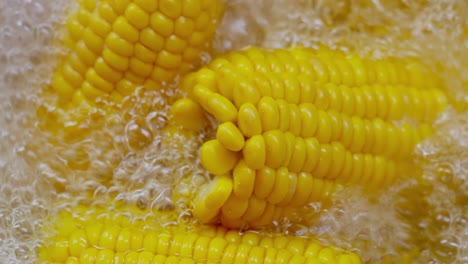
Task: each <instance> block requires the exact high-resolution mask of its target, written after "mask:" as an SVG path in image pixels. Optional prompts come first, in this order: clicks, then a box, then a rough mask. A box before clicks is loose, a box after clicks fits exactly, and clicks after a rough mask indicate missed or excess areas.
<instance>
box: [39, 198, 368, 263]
mask: <svg viewBox="0 0 468 264" xmlns="http://www.w3.org/2000/svg"><path fill="white" fill-rule="evenodd" d="M127 209H128V208H127ZM126 211H127V210H120V211H117V212H115V211H112V212H109V211H105V210H103V209H99V208H90V207H81V208H76V209H75V210H74V211H73V212H71V213H69V212H63V213H61V214H60V215H59V217H58V218H57V219H56V220H57V221H55V222H54V227H53V228H55V231H56V235H55V236H54V237H52V238H51V239H50V240H49V243H48V244H45V245H43V246H42V247H41V248H40V257H41V261H43V262H46V261H52V262H55V263H57V262H61V263H114V262H118V263H140V262H141V263H207V262H208V263H247V262H253V263H350V264H354V263H361V261H360V258H359V256H357V255H356V254H354V253H351V252H346V251H344V250H341V249H338V248H335V247H329V246H324V245H322V244H320V243H319V242H317V241H315V240H313V239H310V238H304V237H293V236H282V235H281V236H280V235H274V234H273V235H264V234H260V233H258V232H253V231H248V232H245V233H243V234H241V233H239V232H238V231H235V230H228V229H225V228H223V227H219V226H218V227H216V226H199V227H190V226H183V225H176V226H166V227H163V226H160V225H157V224H155V221H158V219H155V218H154V217H145V218H144V220H138V219H137V220H135V221H132V222H130V219H129V218H128V217H127V216H124V215H125V214H124V212H126ZM128 211H129V212H131V213H132V214H133V216H136V215H144V214H145V213H148V212H143V211H142V210H139V209H136V208H129V209H128Z"/></svg>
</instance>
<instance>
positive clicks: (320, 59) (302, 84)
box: [173, 48, 447, 227]
mask: <svg viewBox="0 0 468 264" xmlns="http://www.w3.org/2000/svg"><path fill="white" fill-rule="evenodd" d="M440 83H441V81H440V80H439V79H437V77H436V75H434V74H431V73H430V72H429V70H428V69H426V68H425V67H424V65H422V64H420V63H419V62H418V61H417V60H415V59H387V60H370V59H362V58H359V57H358V56H357V55H355V54H353V53H344V52H340V51H334V50H329V49H325V48H320V49H309V48H290V49H284V50H260V49H257V48H247V49H245V50H242V51H238V52H232V53H229V54H227V55H225V56H223V57H220V58H216V59H214V60H213V61H212V62H211V63H210V64H208V65H207V66H206V67H205V68H203V69H201V70H199V71H198V72H194V73H191V74H189V75H188V76H187V77H186V78H185V80H184V81H183V82H182V88H183V89H184V90H185V91H186V93H187V94H188V98H183V99H181V100H183V101H182V102H181V103H180V104H181V105H186V106H190V107H186V108H185V109H190V110H191V113H187V111H184V108H182V107H180V106H178V107H176V108H175V110H174V111H173V116H174V120H176V121H177V123H178V124H179V125H182V126H183V127H185V128H187V129H192V130H197V129H198V130H199V129H201V128H203V126H204V124H207V121H206V116H203V115H200V114H196V115H195V113H198V112H199V111H203V110H204V111H205V112H206V113H208V114H210V115H212V116H214V118H215V119H216V120H218V121H219V126H218V128H217V133H216V138H215V139H212V140H209V141H207V142H205V143H204V144H203V146H202V147H201V150H200V159H201V163H202V165H203V166H204V167H205V169H207V170H208V171H209V172H211V173H212V174H214V175H215V178H218V177H220V176H221V177H222V178H223V180H222V181H213V182H212V183H209V184H208V185H207V187H204V189H203V191H202V192H200V193H199V194H198V196H197V197H196V199H195V202H194V212H193V213H194V215H195V216H196V217H197V218H198V219H200V220H201V221H202V222H211V221H221V222H222V223H223V224H224V225H226V226H229V227H239V226H261V225H265V224H268V223H271V221H273V220H275V219H278V218H279V217H281V216H282V214H283V211H284V210H285V209H286V208H291V207H301V206H304V205H306V204H308V203H310V202H312V201H317V200H323V199H325V198H326V197H328V196H329V195H330V194H331V193H332V192H333V190H336V189H337V188H341V187H340V186H341V184H343V185H345V184H359V185H362V186H366V187H368V188H369V189H381V188H383V187H385V186H389V185H391V184H393V183H394V182H395V181H396V180H398V178H401V177H403V176H405V175H408V174H409V175H412V174H415V173H416V171H417V169H418V168H415V167H414V166H413V165H412V164H411V163H410V162H409V160H410V159H411V156H412V154H413V149H414V147H415V146H416V144H417V143H418V142H420V141H422V140H423V139H424V138H426V137H427V136H428V135H430V134H431V132H432V127H431V122H432V121H433V120H434V119H435V117H436V115H437V114H438V113H440V111H441V110H443V109H444V107H445V105H446V104H447V98H446V96H445V94H444V92H443V91H442V90H441V87H440ZM176 104H177V103H176ZM194 110H197V111H194ZM194 120H198V121H199V122H198V124H199V126H194V125H193V123H194Z"/></svg>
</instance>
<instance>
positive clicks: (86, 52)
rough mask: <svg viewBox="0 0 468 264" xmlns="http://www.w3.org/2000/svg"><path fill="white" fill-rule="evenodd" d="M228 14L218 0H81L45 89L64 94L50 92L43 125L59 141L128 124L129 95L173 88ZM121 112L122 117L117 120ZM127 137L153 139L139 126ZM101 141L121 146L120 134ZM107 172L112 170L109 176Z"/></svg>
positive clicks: (82, 167)
mask: <svg viewBox="0 0 468 264" xmlns="http://www.w3.org/2000/svg"><path fill="white" fill-rule="evenodd" d="M221 14H222V7H221V1H218V0H206V1H203V0H175V1H173V0H167V1H166V0H163V1H152V0H135V1H128V0H123V1H120V0H119V1H115V0H103V1H93V0H80V1H79V7H78V10H77V11H76V13H74V14H72V15H71V16H70V17H69V19H68V21H67V22H66V29H67V33H68V34H67V35H66V36H65V37H64V38H63V41H64V44H65V45H66V46H67V47H68V48H69V49H70V53H69V54H68V55H67V56H66V57H65V58H64V59H63V60H62V62H61V63H60V64H59V65H58V67H57V68H56V70H55V72H54V75H53V78H52V81H51V85H50V87H49V88H50V89H49V90H47V91H46V92H55V93H57V94H58V95H59V99H58V102H56V101H52V102H48V101H47V100H50V98H48V97H45V99H46V102H45V103H44V104H43V105H41V107H40V108H39V109H38V111H37V115H38V117H39V120H40V121H41V122H40V124H39V126H40V127H41V129H42V130H43V131H46V132H51V133H52V134H53V139H52V140H55V139H57V141H58V143H57V144H55V145H60V144H61V143H63V142H66V143H70V142H72V143H75V142H78V141H80V140H81V139H84V138H86V137H92V136H94V134H93V133H94V132H95V131H102V130H104V129H102V128H103V127H105V126H106V125H108V124H109V125H110V127H114V128H115V127H121V126H123V125H124V124H122V123H124V122H126V121H127V122H128V120H126V119H129V118H128V116H124V115H123V114H122V112H125V111H129V109H128V108H130V107H128V106H127V105H125V104H120V103H121V102H122V99H123V98H126V97H129V95H131V94H134V91H135V89H136V88H137V87H144V88H145V89H144V90H145V91H148V90H160V89H163V91H161V94H166V95H170V94H172V93H171V92H170V91H169V92H167V91H168V90H167V89H170V87H172V86H171V85H170V82H171V81H174V78H175V77H176V75H181V74H185V73H187V72H188V71H190V70H192V69H194V68H195V67H197V66H198V64H199V63H200V61H201V53H202V52H207V51H209V50H210V45H211V41H212V39H213V36H214V32H215V30H216V27H217V24H218V22H219V20H220V19H221ZM98 98H99V99H98ZM165 99H167V98H165ZM148 108H149V107H148ZM150 110H151V111H154V110H159V109H154V108H151V109H150ZM150 110H148V111H150ZM141 111H142V112H143V113H140V114H141V115H144V114H147V111H146V110H141ZM135 112H136V111H135ZM115 113H117V114H118V117H117V118H114V119H113V118H112V117H115V115H114V114H115ZM121 117H123V119H124V120H123V122H120V121H119V119H120V118H121ZM119 122H120V123H119ZM127 138H129V140H128V141H126V142H125V144H127V145H128V146H130V145H131V146H130V147H129V148H132V147H133V146H135V145H137V146H140V145H145V143H148V142H149V141H150V140H152V137H151V138H149V137H147V136H145V135H142V133H139V132H136V133H134V134H132V135H130V136H129V137H127ZM135 142H137V143H135ZM100 143H101V145H104V144H106V143H108V144H107V145H106V146H103V147H102V150H104V149H112V148H113V147H114V142H113V140H111V141H109V142H105V141H103V142H100ZM77 148H78V149H77V151H79V152H84V153H85V152H86V150H83V148H84V147H81V146H78V147H77ZM80 148H81V149H80ZM70 156H71V157H72V158H71V159H70V160H67V161H66V163H67V164H73V162H74V161H73V159H74V158H75V156H78V155H70ZM84 159H85V158H84ZM90 163H91V162H90V161H89V159H88V160H85V161H83V162H82V163H81V164H80V166H79V167H76V166H75V167H76V168H73V169H79V170H86V169H88V168H89V165H90ZM104 178H105V179H104ZM108 178H109V175H105V177H103V180H106V179H108Z"/></svg>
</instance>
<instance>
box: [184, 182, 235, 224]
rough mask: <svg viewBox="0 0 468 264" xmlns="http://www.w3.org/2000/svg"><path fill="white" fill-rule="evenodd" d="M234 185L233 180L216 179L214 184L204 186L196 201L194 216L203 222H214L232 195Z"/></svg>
mask: <svg viewBox="0 0 468 264" xmlns="http://www.w3.org/2000/svg"><path fill="white" fill-rule="evenodd" d="M232 185H233V183H232V179H230V178H228V177H216V178H215V179H214V180H213V181H212V182H210V183H209V184H207V185H205V186H203V189H202V190H200V192H199V193H198V195H197V197H196V198H195V199H194V210H193V214H194V216H196V217H197V218H198V219H200V220H201V221H203V222H208V221H210V220H212V218H213V217H215V216H216V215H217V214H218V212H217V211H218V210H219V209H220V208H221V207H222V206H223V205H224V203H225V202H226V201H227V199H228V198H229V196H230V195H231V193H232Z"/></svg>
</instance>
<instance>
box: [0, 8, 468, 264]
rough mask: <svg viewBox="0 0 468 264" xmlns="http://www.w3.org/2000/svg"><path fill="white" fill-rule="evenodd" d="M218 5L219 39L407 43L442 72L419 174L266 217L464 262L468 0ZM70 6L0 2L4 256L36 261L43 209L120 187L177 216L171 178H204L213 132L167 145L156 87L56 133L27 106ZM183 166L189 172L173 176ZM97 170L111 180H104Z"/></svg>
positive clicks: (54, 55)
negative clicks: (287, 215) (300, 219)
mask: <svg viewBox="0 0 468 264" xmlns="http://www.w3.org/2000/svg"><path fill="white" fill-rule="evenodd" d="M226 6H227V8H226V14H225V18H224V20H223V22H222V25H221V27H220V30H219V32H218V35H217V38H216V40H215V43H214V45H215V47H216V49H217V50H218V51H220V52H223V51H227V50H232V49H239V48H242V47H244V46H246V45H258V46H265V47H285V46H288V45H291V44H304V45H316V44H319V43H321V44H327V45H330V46H336V47H339V48H342V49H352V50H355V51H356V52H358V53H359V54H361V55H363V56H368V57H376V58H384V57H386V56H402V57H403V56H407V55H415V56H418V57H421V58H422V59H423V60H424V61H425V62H427V63H428V65H431V66H432V67H433V69H434V70H435V71H437V72H439V73H440V74H441V76H442V77H443V78H444V80H445V84H446V87H447V88H446V89H447V92H448V94H450V95H451V97H452V98H451V101H452V106H451V107H450V108H449V109H448V110H447V111H446V112H445V113H444V114H443V115H441V116H440V118H439V119H438V120H437V122H436V123H435V127H436V129H437V133H436V134H435V135H434V136H433V137H431V138H429V139H428V140H426V141H425V142H423V143H422V144H420V145H419V146H418V147H417V149H416V151H415V162H418V163H419V164H420V165H421V166H422V167H423V168H424V178H425V179H426V180H427V181H426V182H427V183H425V184H416V183H415V182H412V181H407V182H404V183H402V184H401V185H399V186H395V187H394V188H392V189H391V190H389V191H387V192H385V193H384V194H382V195H381V196H379V197H377V198H375V199H368V198H366V197H367V196H364V195H362V194H361V193H362V190H359V189H347V190H345V191H343V192H341V193H338V194H337V195H336V197H334V205H333V206H332V207H331V208H329V209H327V210H325V211H324V212H323V213H322V214H320V215H316V214H315V213H313V210H310V212H311V213H310V214H311V216H310V219H314V221H305V222H304V223H301V225H293V224H291V223H287V222H284V223H278V225H277V226H276V227H275V229H277V231H280V232H285V233H297V234H307V235H318V236H320V237H321V238H322V240H323V241H324V242H325V243H331V244H336V245H338V246H342V247H344V248H348V249H353V250H356V251H358V252H359V253H360V255H361V256H362V257H363V258H364V259H365V260H367V261H377V262H379V260H380V259H381V258H382V257H383V256H387V255H391V254H397V252H403V251H406V252H411V249H412V248H413V249H414V248H415V247H416V248H417V251H420V253H419V254H417V255H418V261H419V262H421V263H428V262H431V261H432V262H435V263H454V262H458V263H466V262H468V223H467V221H468V179H467V178H468V172H467V170H468V115H467V112H466V109H467V102H468V2H466V1H464V0H417V1H409V0H373V1H357V0H356V1H352V0H315V1H312V0H296V1H287V0H275V1H274V3H272V1H267V0H258V1H248V0H231V1H227V3H226ZM74 8H75V3H73V2H69V1H50V0H16V1H13V0H3V1H1V2H0V112H1V114H0V262H2V263H18V262H26V263H28V262H34V260H35V259H36V256H35V254H34V252H35V251H36V249H37V248H38V246H39V245H40V243H41V241H43V239H44V232H43V230H44V228H43V226H44V225H46V223H47V219H48V217H49V216H51V215H53V214H55V213H56V212H57V211H59V210H61V209H62V208H65V207H71V206H73V205H74V204H76V203H78V202H79V201H83V200H86V199H89V197H90V195H91V196H93V197H94V200H93V203H95V204H107V203H108V201H109V199H113V200H122V201H125V202H126V203H133V204H136V205H139V206H143V207H156V208H166V209H167V208H172V209H175V210H176V211H178V212H180V215H181V217H184V216H185V215H186V210H185V207H184V206H185V205H184V204H182V203H181V204H173V203H172V201H171V199H170V196H171V190H172V189H173V188H174V187H175V186H177V188H178V190H179V192H182V193H185V194H186V195H187V196H190V193H191V192H193V191H194V190H193V186H196V185H199V184H200V183H201V182H204V181H206V178H207V174H206V172H204V171H203V170H202V169H201V167H200V165H199V161H198V160H197V155H196V154H197V151H196V150H197V148H198V147H199V145H200V143H201V142H202V141H203V136H209V133H208V134H207V135H202V136H201V137H199V138H198V137H197V138H185V137H183V136H182V135H181V136H180V137H179V138H176V139H175V140H174V141H173V142H171V143H170V144H169V145H168V144H165V146H166V147H162V146H163V145H164V144H161V141H162V140H163V136H164V133H166V132H164V131H163V130H162V129H161V128H162V127H163V125H164V122H165V121H166V120H167V115H166V113H167V104H166V103H167V102H166V101H165V100H164V99H161V98H167V96H166V97H161V94H158V93H156V92H154V93H139V92H137V93H136V94H135V95H134V96H133V97H132V98H131V99H130V100H129V101H128V104H127V107H126V109H127V110H126V111H125V113H123V114H116V115H115V116H112V117H111V118H109V119H106V120H104V121H101V122H97V124H92V125H90V126H92V128H93V129H92V130H91V131H90V132H88V134H86V136H85V137H83V138H80V139H77V140H71V141H65V142H54V136H53V135H50V134H48V133H47V132H44V131H41V130H40V129H38V128H37V127H38V120H37V117H36V111H37V109H38V107H40V106H41V105H44V104H45V103H44V100H46V99H47V95H44V94H43V93H42V92H41V91H43V90H44V89H45V88H46V87H47V85H48V83H49V81H50V79H51V76H52V72H53V68H54V66H55V65H56V63H57V60H58V59H59V58H60V56H61V55H63V54H65V53H66V50H64V49H63V48H61V47H60V45H59V44H57V41H56V40H57V39H58V36H60V35H61V34H62V33H63V29H62V25H63V23H64V21H65V19H66V16H67V14H68V13H70V12H71V11H72V10H73V9H74ZM206 59H209V57H207V58H206ZM88 121H89V120H88ZM90 124H91V123H90ZM180 160H184V162H182V163H181V162H180ZM83 163H86V164H83ZM187 174H191V175H193V177H191V181H189V182H184V183H183V184H178V183H179V181H180V179H182V178H183V176H184V175H187ZM64 175H66V177H64ZM109 175H111V176H109ZM168 175H170V176H168ZM106 177H107V178H108V177H111V179H110V181H109V182H110V183H108V184H102V182H103V181H102V179H103V178H106ZM56 189H58V190H60V192H57V191H56ZM90 193H91V194H90ZM409 201H410V202H409Z"/></svg>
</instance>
